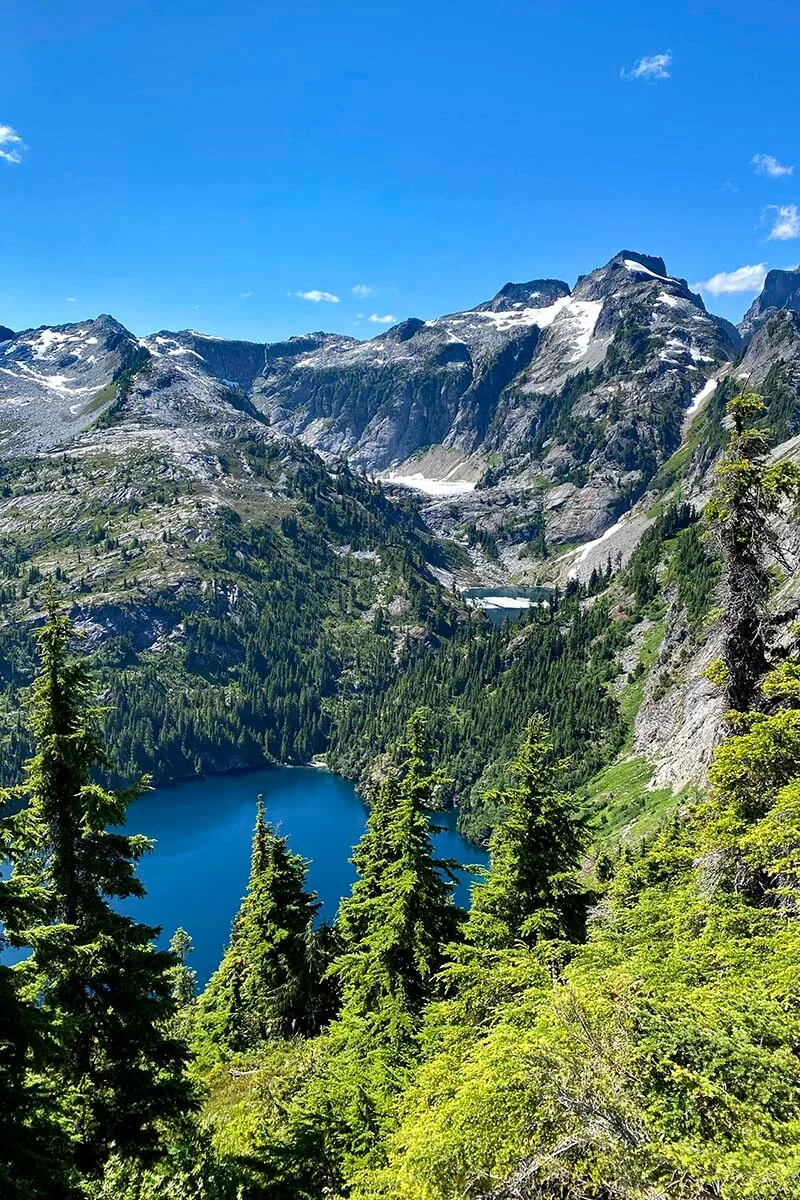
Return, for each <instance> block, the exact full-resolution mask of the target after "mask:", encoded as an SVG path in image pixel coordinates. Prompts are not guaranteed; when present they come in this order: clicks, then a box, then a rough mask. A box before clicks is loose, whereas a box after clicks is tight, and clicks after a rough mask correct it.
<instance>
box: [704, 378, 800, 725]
mask: <svg viewBox="0 0 800 1200" xmlns="http://www.w3.org/2000/svg"><path fill="white" fill-rule="evenodd" d="M764 411H765V405H764V402H763V400H762V399H761V397H760V396H758V395H757V394H756V393H755V392H748V391H743V392H742V393H741V394H740V395H738V396H735V397H733V399H731V400H730V401H729V402H728V408H727V412H728V417H729V419H730V421H731V424H732V427H733V428H732V433H731V438H730V441H729V443H728V446H727V449H726V451H725V453H724V454H723V456H722V459H721V461H720V464H719V467H718V469H717V480H716V487H715V490H714V494H713V496H712V498H711V501H710V502H709V505H708V509H707V516H708V518H709V520H710V522H711V527H712V530H713V531H714V535H715V537H716V539H717V542H718V543H719V546H720V549H721V551H722V555H723V558H724V561H725V597H724V630H725V649H724V661H725V668H726V695H727V701H728V707H729V708H731V709H735V710H736V711H737V712H746V711H747V710H748V709H750V708H752V707H753V706H754V704H755V702H756V700H757V692H758V684H759V680H760V679H761V677H762V676H763V675H764V673H765V671H766V669H767V653H766V619H767V603H768V600H769V594H770V588H771V583H772V577H771V574H770V565H771V561H770V560H771V557H772V556H774V555H775V554H776V553H777V551H778V543H777V536H776V533H775V527H774V517H775V515H776V514H777V513H778V512H779V511H780V509H781V507H782V506H783V505H784V503H785V502H786V500H787V499H788V498H790V497H791V496H796V495H797V494H798V490H800V470H798V467H797V466H796V465H795V464H794V463H790V462H786V461H781V462H777V463H773V464H770V462H769V437H768V435H767V433H766V432H765V430H764V429H763V428H761V427H760V426H759V421H760V419H761V418H762V417H763V415H764Z"/></svg>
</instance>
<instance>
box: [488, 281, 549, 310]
mask: <svg viewBox="0 0 800 1200" xmlns="http://www.w3.org/2000/svg"><path fill="white" fill-rule="evenodd" d="M569 294H570V287H569V284H567V283H564V281H563V279H530V280H528V282H527V283H506V284H504V285H503V287H501V288H500V291H499V292H498V293H497V295H496V296H493V297H492V299H491V300H484V302H483V303H482V304H476V305H475V308H474V309H473V312H509V311H512V310H514V309H520V308H546V307H548V306H549V305H551V304H553V303H555V301H556V300H560V299H561V298H562V297H564V296H568V295H569Z"/></svg>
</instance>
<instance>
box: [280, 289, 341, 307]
mask: <svg viewBox="0 0 800 1200" xmlns="http://www.w3.org/2000/svg"><path fill="white" fill-rule="evenodd" d="M289 295H290V296H297V298H298V300H310V301H311V302H312V303H313V304H319V303H320V301H324V302H325V303H326V304H338V303H339V297H338V296H334V294H333V292H321V291H320V290H319V288H312V289H311V291H310V292H290V293H289Z"/></svg>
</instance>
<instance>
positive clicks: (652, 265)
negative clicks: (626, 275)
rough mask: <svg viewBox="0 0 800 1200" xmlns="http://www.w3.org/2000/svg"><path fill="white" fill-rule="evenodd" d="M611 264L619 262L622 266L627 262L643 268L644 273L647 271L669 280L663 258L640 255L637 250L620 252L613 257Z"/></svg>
mask: <svg viewBox="0 0 800 1200" xmlns="http://www.w3.org/2000/svg"><path fill="white" fill-rule="evenodd" d="M611 262H612V263H615V262H621V263H623V265H624V264H625V263H627V262H633V263H638V264H639V266H640V267H644V269H645V270H646V271H649V272H650V273H651V274H653V275H661V276H662V277H663V278H665V279H668V278H669V276H668V275H667V264H666V263H665V262H664V260H663V258H659V257H657V256H656V255H652V254H641V253H640V252H639V251H638V250H620V251H619V253H618V254H615V255H614V257H613V258H612V259H611ZM628 269H629V270H630V268H628Z"/></svg>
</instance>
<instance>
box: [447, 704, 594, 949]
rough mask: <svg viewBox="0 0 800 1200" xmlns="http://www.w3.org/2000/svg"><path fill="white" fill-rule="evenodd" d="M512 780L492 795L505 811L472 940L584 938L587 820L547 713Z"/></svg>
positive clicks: (476, 904)
mask: <svg viewBox="0 0 800 1200" xmlns="http://www.w3.org/2000/svg"><path fill="white" fill-rule="evenodd" d="M509 771H510V774H511V777H512V779H513V783H512V785H511V786H510V787H508V788H507V789H505V790H503V791H500V792H498V793H495V794H494V795H493V796H492V798H491V802H492V803H493V805H494V806H495V807H497V808H499V810H500V811H501V812H503V813H504V814H505V815H504V817H503V818H502V820H501V822H500V824H499V825H498V826H497V827H496V828H495V831H494V833H493V834H492V838H491V841H490V843H489V852H490V856H491V865H490V867H489V868H488V870H486V871H485V872H484V880H483V882H482V883H480V884H478V886H476V887H475V888H474V889H473V893H472V909H471V912H470V916H469V920H468V922H467V927H466V937H467V940H468V941H470V942H472V943H473V944H475V945H478V946H484V947H487V948H497V949H500V948H509V947H511V946H513V945H515V944H518V943H524V944H525V945H528V946H533V945H534V944H535V943H536V942H538V941H539V940H540V939H541V938H556V937H565V938H569V939H570V940H573V941H575V940H579V939H580V938H582V937H583V934H584V926H585V920H586V907H587V896H586V894H585V892H583V891H582V889H581V887H580V884H579V883H578V881H577V878H576V870H577V867H578V863H579V858H580V853H581V849H582V848H583V844H584V822H583V821H582V820H581V819H580V818H579V817H578V816H577V814H576V812H575V803H574V800H573V799H572V797H571V796H569V795H568V794H566V793H565V792H562V791H561V790H560V789H559V786H558V774H559V764H558V763H557V762H554V761H553V747H552V743H551V741H550V736H549V732H548V729H547V723H546V721H545V720H544V718H543V717H538V716H537V717H533V718H532V719H531V721H530V722H529V723H528V728H527V730H526V732H525V736H524V738H523V740H522V743H521V744H520V747H519V751H518V753H517V756H516V757H515V758H514V759H513V760H512V761H511V763H510V764H509Z"/></svg>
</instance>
